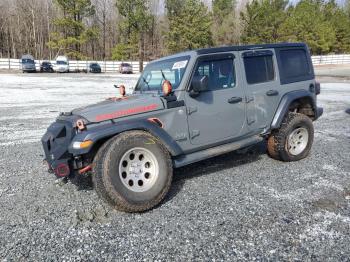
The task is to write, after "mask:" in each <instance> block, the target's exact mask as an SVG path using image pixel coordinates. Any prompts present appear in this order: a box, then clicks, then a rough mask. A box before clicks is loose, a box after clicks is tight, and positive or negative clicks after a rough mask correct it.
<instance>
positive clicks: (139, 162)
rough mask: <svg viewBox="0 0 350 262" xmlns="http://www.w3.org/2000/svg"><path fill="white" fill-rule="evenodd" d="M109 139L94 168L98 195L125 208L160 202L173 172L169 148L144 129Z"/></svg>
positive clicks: (145, 207)
mask: <svg viewBox="0 0 350 262" xmlns="http://www.w3.org/2000/svg"><path fill="white" fill-rule="evenodd" d="M107 143H108V144H107V145H106V146H104V147H103V148H102V149H101V150H102V151H101V153H100V154H97V157H96V159H95V163H97V165H95V166H94V170H93V171H94V172H93V173H94V174H93V175H94V179H93V181H95V189H96V191H97V193H98V195H99V196H102V197H103V198H104V199H105V200H107V201H108V202H109V203H111V204H112V205H113V206H115V207H116V208H117V209H119V210H122V211H126V212H142V211H145V210H148V209H151V208H153V207H154V206H156V205H158V204H159V203H160V202H161V201H162V200H163V198H164V197H165V195H166V193H167V192H168V191H169V188H170V185H171V181H172V175H173V169H172V161H171V157H170V154H169V152H168V151H167V150H166V148H165V147H164V146H163V145H162V144H161V143H160V142H159V140H158V139H156V138H155V137H153V136H152V135H150V134H149V133H147V132H144V131H129V132H125V133H122V134H120V135H118V136H116V137H115V138H113V139H112V140H110V141H109V142H107Z"/></svg>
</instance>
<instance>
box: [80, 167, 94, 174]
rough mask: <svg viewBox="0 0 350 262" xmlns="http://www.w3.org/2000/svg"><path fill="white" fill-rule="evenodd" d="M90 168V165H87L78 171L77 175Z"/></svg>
mask: <svg viewBox="0 0 350 262" xmlns="http://www.w3.org/2000/svg"><path fill="white" fill-rule="evenodd" d="M91 169H92V166H91V165H88V166H86V167H84V168H82V169H80V170H79V171H78V173H79V175H82V174H85V173H86V172H88V171H90V170H91Z"/></svg>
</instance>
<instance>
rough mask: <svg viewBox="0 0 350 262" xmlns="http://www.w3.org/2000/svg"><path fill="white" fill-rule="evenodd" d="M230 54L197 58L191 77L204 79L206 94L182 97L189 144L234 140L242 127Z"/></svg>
mask: <svg viewBox="0 0 350 262" xmlns="http://www.w3.org/2000/svg"><path fill="white" fill-rule="evenodd" d="M235 65H236V61H235V57H234V55H233V54H232V53H227V54H220V55H210V56H208V55H206V56H202V57H199V58H198V60H197V63H196V65H195V68H194V72H193V74H192V78H193V77H194V76H207V77H208V83H209V85H208V87H209V88H208V90H207V91H204V92H201V93H200V94H199V95H198V96H196V97H191V96H190V93H187V94H186V98H185V100H186V106H187V115H188V118H187V119H188V126H189V134H190V138H191V143H192V144H194V145H208V144H212V143H216V142H222V141H225V140H228V139H230V138H234V137H238V136H239V135H240V134H241V133H242V129H243V126H244V123H245V119H246V114H245V95H244V90H243V86H242V84H240V83H237V81H236V79H237V78H236V73H235V68H236V66H235Z"/></svg>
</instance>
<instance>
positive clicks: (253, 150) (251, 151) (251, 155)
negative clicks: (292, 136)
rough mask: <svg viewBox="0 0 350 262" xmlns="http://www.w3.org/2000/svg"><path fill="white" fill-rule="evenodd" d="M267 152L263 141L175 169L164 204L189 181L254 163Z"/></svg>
mask: <svg viewBox="0 0 350 262" xmlns="http://www.w3.org/2000/svg"><path fill="white" fill-rule="evenodd" d="M266 151H267V149H266V142H265V141H262V142H260V143H258V144H256V145H254V146H251V147H249V148H247V149H243V150H238V151H234V152H230V153H227V154H224V155H220V156H217V157H213V158H210V159H207V160H203V161H200V162H197V163H193V164H190V165H188V166H185V167H181V168H177V169H175V170H174V176H173V183H172V185H171V188H170V191H169V193H168V194H167V196H166V197H165V199H164V201H163V203H165V202H168V201H170V200H171V199H172V198H173V197H175V196H176V195H177V194H178V193H179V192H180V191H181V190H182V188H183V186H184V184H185V183H186V181H187V180H190V179H193V178H196V177H199V176H205V175H209V174H211V173H215V172H220V171H223V170H226V169H231V168H234V167H239V166H243V165H246V164H249V163H253V162H255V161H258V160H259V159H260V158H261V156H262V155H264V154H266Z"/></svg>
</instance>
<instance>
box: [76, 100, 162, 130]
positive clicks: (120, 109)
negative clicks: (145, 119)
mask: <svg viewBox="0 0 350 262" xmlns="http://www.w3.org/2000/svg"><path fill="white" fill-rule="evenodd" d="M161 109H164V104H163V102H162V100H161V98H160V97H159V96H155V95H148V94H142V95H132V96H126V97H124V98H119V99H107V100H105V101H102V102H100V103H97V104H93V105H89V106H86V107H82V108H78V109H75V110H73V111H72V114H73V115H79V116H81V117H83V118H85V119H86V120H88V121H89V122H93V123H96V122H102V121H105V120H110V119H116V118H122V117H127V116H131V115H136V114H142V113H147V112H151V111H156V110H161Z"/></svg>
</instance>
